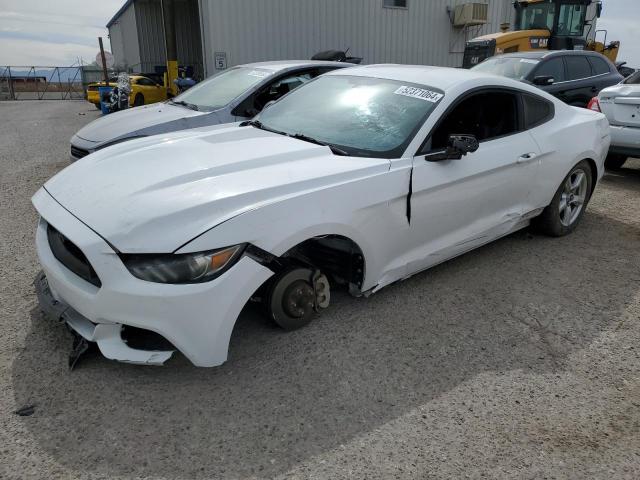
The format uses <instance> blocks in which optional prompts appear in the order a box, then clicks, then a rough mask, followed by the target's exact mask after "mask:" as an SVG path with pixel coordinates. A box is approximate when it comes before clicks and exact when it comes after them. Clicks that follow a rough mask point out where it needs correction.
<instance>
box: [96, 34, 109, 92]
mask: <svg viewBox="0 0 640 480" xmlns="http://www.w3.org/2000/svg"><path fill="white" fill-rule="evenodd" d="M98 43H99V44H100V53H99V56H100V62H99V63H102V77H103V78H102V79H103V80H104V84H105V85H107V84H108V83H109V75H108V74H107V59H106V58H105V55H104V47H103V46H102V37H98ZM96 60H97V59H96Z"/></svg>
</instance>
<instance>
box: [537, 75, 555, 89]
mask: <svg viewBox="0 0 640 480" xmlns="http://www.w3.org/2000/svg"><path fill="white" fill-rule="evenodd" d="M555 81H556V79H555V78H553V77H552V76H550V75H538V76H537V77H534V79H533V84H534V85H540V86H542V87H545V86H549V85H553V84H554V83H555Z"/></svg>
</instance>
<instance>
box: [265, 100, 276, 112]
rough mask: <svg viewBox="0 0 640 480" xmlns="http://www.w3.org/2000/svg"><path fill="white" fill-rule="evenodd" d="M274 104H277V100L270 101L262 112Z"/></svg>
mask: <svg viewBox="0 0 640 480" xmlns="http://www.w3.org/2000/svg"><path fill="white" fill-rule="evenodd" d="M274 103H276V101H275V100H269V101H268V102H267V103H265V104H264V107H262V110H266V109H267V108H269V107H270V106H271V105H273V104H274Z"/></svg>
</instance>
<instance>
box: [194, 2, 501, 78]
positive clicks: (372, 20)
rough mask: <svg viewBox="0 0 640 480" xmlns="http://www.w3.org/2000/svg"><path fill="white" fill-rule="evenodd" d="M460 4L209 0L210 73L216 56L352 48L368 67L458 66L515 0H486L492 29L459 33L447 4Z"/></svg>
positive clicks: (239, 58) (284, 55) (267, 56)
mask: <svg viewBox="0 0 640 480" xmlns="http://www.w3.org/2000/svg"><path fill="white" fill-rule="evenodd" d="M461 3H466V2H465V0H409V8H408V9H406V10H404V9H390V8H383V6H382V4H383V2H382V0H216V1H215V2H214V1H205V0H203V1H201V5H202V10H201V15H202V29H203V35H204V36H205V38H204V43H205V45H206V50H207V51H206V52H205V62H206V64H207V73H208V74H209V75H211V74H213V73H215V69H214V67H213V60H214V53H215V52H226V54H227V61H228V66H232V65H237V64H241V63H248V62H254V61H262V60H278V59H305V58H310V57H311V56H312V55H313V54H314V53H316V52H318V51H321V50H329V49H345V48H347V47H350V48H351V53H352V54H353V55H355V56H361V57H363V58H364V63H410V64H427V65H448V66H459V65H461V63H462V51H463V50H464V42H465V41H466V40H468V39H470V38H472V37H474V36H477V35H482V34H484V33H489V32H495V31H498V30H499V26H500V24H501V23H502V22H505V21H506V22H511V20H512V16H513V12H512V10H513V7H512V6H511V4H512V0H485V1H482V0H480V3H488V5H489V20H488V23H487V25H484V26H483V27H471V28H469V29H454V28H453V27H452V26H451V22H450V19H449V14H448V13H447V7H449V8H451V9H453V7H454V6H455V5H457V4H461Z"/></svg>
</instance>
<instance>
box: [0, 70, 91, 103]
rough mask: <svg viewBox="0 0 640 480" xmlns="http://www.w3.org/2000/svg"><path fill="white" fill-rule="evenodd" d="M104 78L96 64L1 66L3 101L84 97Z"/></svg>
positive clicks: (0, 81)
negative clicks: (88, 88)
mask: <svg viewBox="0 0 640 480" xmlns="http://www.w3.org/2000/svg"><path fill="white" fill-rule="evenodd" d="M101 80H102V70H100V69H99V68H98V67H95V66H83V67H42V66H14V65H11V66H10V65H0V100H83V99H84V98H85V97H86V92H87V85H88V84H90V83H93V82H97V81H101Z"/></svg>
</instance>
